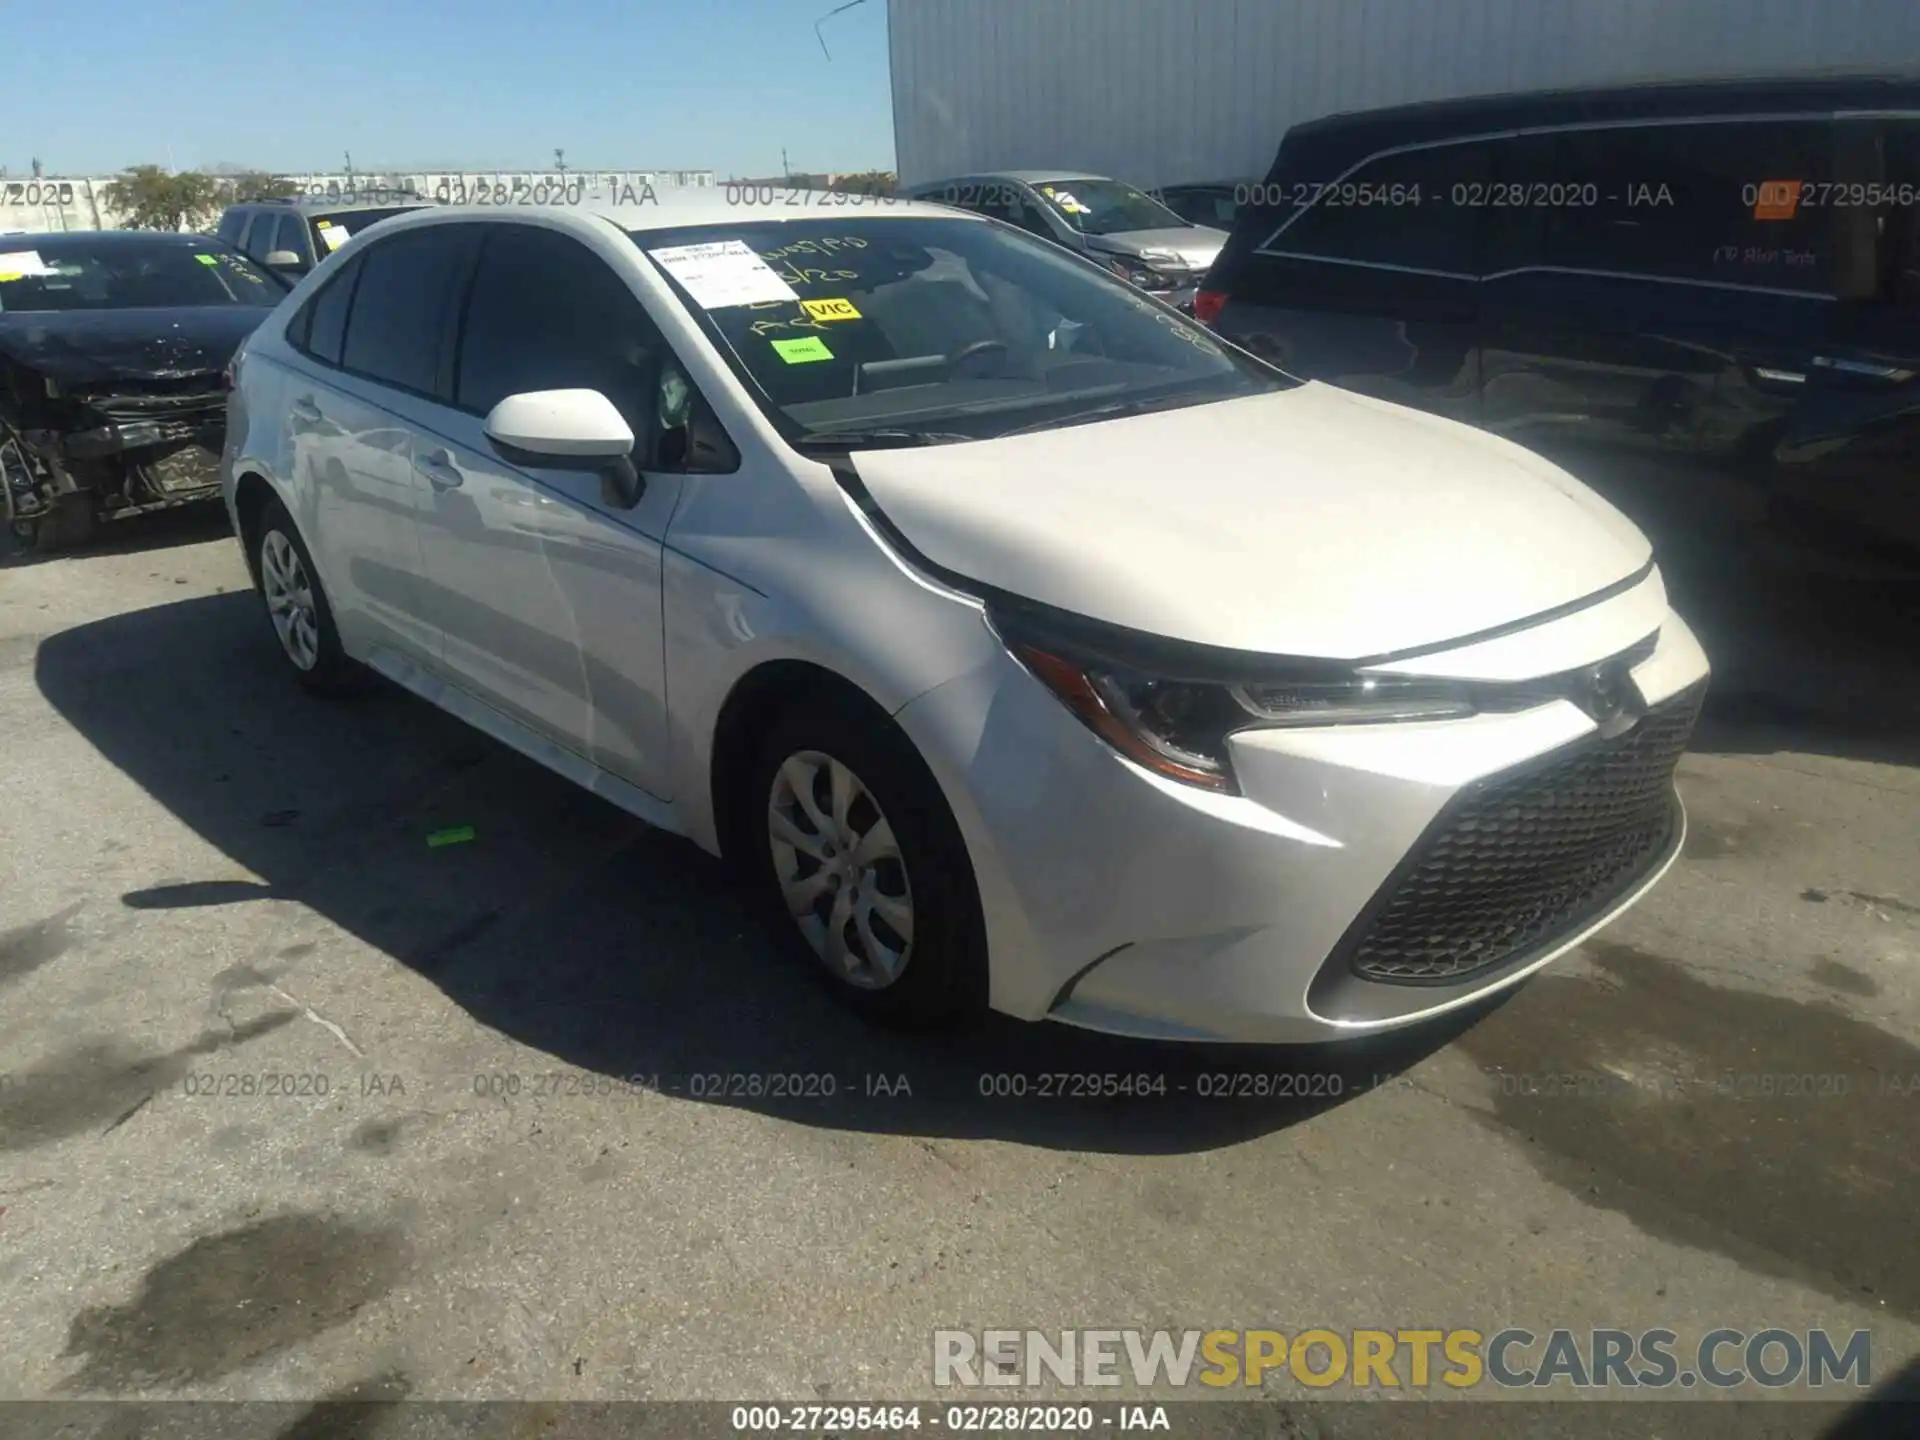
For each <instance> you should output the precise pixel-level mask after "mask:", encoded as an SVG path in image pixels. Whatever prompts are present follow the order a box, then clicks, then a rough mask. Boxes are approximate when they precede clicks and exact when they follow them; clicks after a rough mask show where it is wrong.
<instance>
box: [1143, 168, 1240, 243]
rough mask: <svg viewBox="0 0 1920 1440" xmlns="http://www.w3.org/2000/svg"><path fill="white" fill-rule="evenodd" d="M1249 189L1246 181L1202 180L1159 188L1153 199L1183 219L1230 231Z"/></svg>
mask: <svg viewBox="0 0 1920 1440" xmlns="http://www.w3.org/2000/svg"><path fill="white" fill-rule="evenodd" d="M1250 188H1251V186H1250V184H1249V182H1247V181H1245V180H1202V181H1195V182H1193V183H1191V184H1182V185H1162V186H1161V187H1160V188H1159V189H1158V190H1155V191H1154V192H1153V198H1154V199H1156V200H1158V201H1159V202H1160V203H1161V204H1162V205H1164V206H1166V207H1167V208H1168V209H1169V210H1171V211H1173V213H1174V214H1176V215H1178V216H1179V217H1180V218H1181V219H1182V220H1190V221H1192V222H1193V223H1194V224H1195V225H1209V226H1212V227H1213V228H1214V229H1216V230H1226V231H1231V230H1232V229H1233V222H1234V221H1235V220H1236V219H1237V218H1238V217H1239V214H1240V202H1241V201H1242V200H1244V199H1245V198H1246V196H1247V192H1248V191H1249V189H1250Z"/></svg>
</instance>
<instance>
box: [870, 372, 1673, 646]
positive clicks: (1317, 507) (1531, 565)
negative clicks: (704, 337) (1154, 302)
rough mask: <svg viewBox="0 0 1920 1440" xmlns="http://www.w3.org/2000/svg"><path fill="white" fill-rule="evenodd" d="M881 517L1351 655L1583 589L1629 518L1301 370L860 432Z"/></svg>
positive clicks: (1012, 579) (1451, 433)
mask: <svg viewBox="0 0 1920 1440" xmlns="http://www.w3.org/2000/svg"><path fill="white" fill-rule="evenodd" d="M852 461H853V465H854V468H855V469H856V470H857V472H858V474H859V476H860V479H861V481H862V482H863V484H864V485H865V486H866V488H867V490H868V492H869V493H870V494H871V496H872V497H873V500H874V502H875V503H876V504H877V505H878V507H879V508H880V510H881V511H882V512H883V513H884V514H885V515H886V517H887V519H888V520H889V522H890V523H891V524H892V525H893V526H894V527H895V528H896V529H897V530H898V531H899V532H900V534H901V535H902V536H903V537H904V538H905V539H906V540H907V541H908V542H909V543H910V544H911V545H912V546H913V547H914V548H915V549H916V550H918V551H919V552H920V554H921V555H923V556H925V557H926V558H927V559H928V560H930V561H932V562H933V563H934V564H936V565H939V566H941V567H943V568H944V569H946V570H947V571H949V572H952V573H954V574H957V575H960V576H963V577H965V578H966V579H968V580H970V581H973V582H976V583H978V584H981V585H985V586H989V587H992V588H994V589H996V590H999V591H1002V592H1005V593H1009V594H1012V595H1017V596H1020V597H1022V598H1025V599H1030V600H1036V601H1039V602H1041V603H1043V604H1047V605H1051V606H1054V607H1056V608H1058V609H1062V610H1066V611H1071V612H1073V613H1075V614H1078V615H1083V616H1087V617H1089V618H1092V619H1096V620H1104V621H1107V622H1109V623H1111V624H1114V625H1121V626H1125V627H1127V628H1129V629H1133V630H1139V631H1144V632H1146V633H1148V634H1152V635H1158V636H1164V637H1167V638H1171V639H1177V640H1186V641H1192V642H1195V643H1199V644H1204V645H1215V646H1223V647H1227V648H1231V649H1236V650H1243V651H1257V652H1261V653H1264V654H1270V655H1293V656H1316V657H1325V658H1329V659H1359V658H1363V657H1374V656H1381V655H1387V654H1392V653H1396V652H1399V651H1402V650H1409V649H1414V648H1417V647H1421V646H1428V645H1434V644H1439V643H1442V642H1446V641H1450V640H1455V639H1458V638H1461V637H1464V636H1468V635H1473V634H1476V633H1478V632H1481V631H1484V630H1490V629H1493V628H1495V627H1498V626H1503V625H1509V624H1512V623H1514V622H1516V621H1523V620H1526V619H1528V618H1530V617H1532V616H1535V615H1539V614H1542V613H1543V612H1545V611H1549V610H1553V609H1555V608H1557V607H1559V606H1563V605H1568V604H1571V603H1573V602H1576V601H1579V600H1582V599H1585V598H1586V597H1587V596H1590V595H1592V594H1594V593H1595V592H1596V591H1599V590H1603V589H1605V588H1607V587H1608V586H1610V585H1613V584H1615V583H1616V582H1618V581H1621V580H1624V579H1626V578H1628V577H1629V576H1631V575H1633V574H1634V573H1635V572H1637V571H1639V570H1641V569H1642V568H1644V567H1645V566H1646V564H1647V563H1648V561H1649V559H1650V558H1651V547H1650V546H1649V545H1648V543H1647V540H1646V538H1645V537H1644V536H1643V535H1642V534H1641V533H1640V531H1639V530H1638V529H1636V528H1635V527H1634V525H1633V524H1632V522H1631V521H1629V520H1628V519H1627V518H1626V517H1625V516H1623V515H1621V514H1620V512H1619V511H1617V510H1615V509H1614V508H1613V507H1612V506H1611V505H1609V504H1607V503H1606V502H1605V501H1604V500H1602V499H1601V498H1600V497H1599V496H1597V495H1595V494H1594V493H1593V492H1592V491H1590V490H1588V489H1587V488H1586V487H1585V486H1583V485H1581V484H1579V483H1578V482H1577V481H1575V480H1574V479H1573V478H1572V477H1570V476H1569V475H1567V474H1566V473H1565V472H1564V471H1562V470H1560V469H1558V468H1557V467H1555V466H1553V465H1551V464H1549V463H1547V462H1546V461H1544V460H1542V459H1540V458H1539V457H1538V456H1535V455H1533V454H1532V453H1530V452H1529V451H1526V450H1524V449H1522V448H1521V447H1519V446H1517V445H1514V444H1512V443H1510V442H1508V441H1504V440H1499V439H1496V438H1494V437H1492V436H1489V435H1487V434H1485V433H1483V432H1481V431H1478V430H1475V429H1472V428H1470V427H1468V426H1465V425H1460V424H1457V423H1455V422H1452V421H1449V420H1444V419H1441V418H1439V417H1437V416H1432V415H1427V414H1424V413H1422V412H1420V411H1415V410H1409V409H1405V408H1403V407H1400V406H1396V405H1391V404H1388V403H1386V402H1384V401H1378V400H1373V399H1370V398H1368V397H1365V396H1358V395H1353V394H1349V393H1348V392H1345V391H1341V390H1335V389H1332V388H1331V387H1329V386H1326V385H1323V384H1317V383H1314V384H1307V385H1302V386H1299V387H1297V388H1295V389H1290V390H1285V391H1280V392H1277V393H1274V394H1268V395H1261V396H1254V397H1250V398H1247V399H1241V400H1231V401H1225V402H1222V403H1219V404H1213V405H1196V406H1192V407H1189V408H1187V409H1183V410H1172V411H1164V412H1161V413H1159V414H1148V415H1140V416H1133V417H1128V418H1121V419H1114V420H1108V421H1104V422H1095V423H1091V424H1086V425H1078V426H1071V427H1068V428H1065V429H1057V430H1048V431H1042V432H1040V433H1037V434H1032V435H1021V436H1013V437H1009V438H1005V439H999V440H986V441H979V442H975V443H971V444H953V445H942V446H935V447H929V448H925V449H906V450H873V451H862V452H857V453H856V454H855V455H854V456H853V457H852Z"/></svg>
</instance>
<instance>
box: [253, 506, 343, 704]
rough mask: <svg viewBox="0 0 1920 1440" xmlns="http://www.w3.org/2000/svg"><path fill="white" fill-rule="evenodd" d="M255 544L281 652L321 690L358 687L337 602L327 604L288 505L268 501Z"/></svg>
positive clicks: (305, 680) (305, 682) (312, 687)
mask: <svg viewBox="0 0 1920 1440" xmlns="http://www.w3.org/2000/svg"><path fill="white" fill-rule="evenodd" d="M253 544H254V559H255V563H256V566H257V569H258V573H259V576H260V598H261V599H262V600H263V601H265V603H266V609H267V619H268V621H269V622H270V623H271V624H272V626H273V634H274V639H275V640H277V641H278V642H279V645H280V653H281V655H282V656H284V657H285V659H286V661H287V663H288V664H289V665H291V666H292V667H293V670H294V674H295V676H296V677H297V678H298V679H299V681H300V683H301V684H302V685H304V686H305V687H306V688H307V689H309V690H312V691H314V692H316V693H319V694H337V693H340V692H342V691H345V690H349V689H352V688H355V682H356V681H357V680H358V678H359V676H358V674H357V667H356V666H355V665H354V663H353V662H352V661H351V660H349V659H348V658H347V653H346V651H345V650H343V649H342V648H341V646H340V632H339V631H338V630H336V629H335V628H334V624H333V607H332V606H330V605H329V604H328V603H327V593H326V591H325V590H324V589H322V588H321V585H320V579H319V575H318V573H317V572H316V571H315V569H314V566H313V557H312V556H311V555H310V554H308V553H307V546H306V542H305V541H304V540H302V539H301V538H300V531H299V530H298V529H297V528H296V527H295V526H294V523H293V517H292V516H291V515H289V514H288V513H287V507H286V506H284V505H282V504H281V503H280V502H279V501H278V500H277V499H276V500H271V501H269V502H268V503H267V507H266V509H265V510H264V511H263V512H262V513H261V516H260V523H259V528H258V529H257V530H256V531H255V532H254V541H253Z"/></svg>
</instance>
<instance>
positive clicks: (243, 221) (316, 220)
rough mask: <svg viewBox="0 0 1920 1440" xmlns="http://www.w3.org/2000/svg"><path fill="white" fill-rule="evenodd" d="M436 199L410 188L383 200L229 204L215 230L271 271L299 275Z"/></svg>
mask: <svg viewBox="0 0 1920 1440" xmlns="http://www.w3.org/2000/svg"><path fill="white" fill-rule="evenodd" d="M432 203H433V202H432V201H431V200H428V199H426V198H425V197H423V196H419V195H411V194H408V193H407V192H396V193H387V192H377V198H371V199H366V198H359V197H357V196H356V197H354V198H343V197H339V196H332V195H328V196H311V197H310V196H297V197H295V198H293V199H288V200H251V201H247V202H245V203H244V204H239V205H229V206H228V207H227V208H226V209H225V210H223V211H222V212H221V214H220V223H219V225H218V226H216V227H215V231H214V233H215V234H217V235H218V236H219V237H220V238H221V239H222V240H225V241H226V242H227V243H228V244H229V245H232V246H233V247H234V248H235V249H237V250H239V251H241V252H242V253H243V254H246V255H249V256H251V257H252V258H253V259H254V260H256V261H258V262H259V263H260V264H262V265H265V266H267V267H268V268H269V269H273V270H278V271H279V272H281V273H282V274H283V275H286V276H289V277H290V278H294V279H297V278H299V277H300V276H302V275H304V274H306V273H307V272H308V271H309V270H311V269H313V267H314V266H315V265H317V264H319V263H320V262H321V261H322V260H324V259H326V257H327V256H329V255H331V254H332V253H333V252H334V251H335V250H338V249H339V248H340V247H341V246H342V245H344V244H346V243H347V241H348V240H349V239H350V238H352V237H353V236H355V235H358V234H359V233H360V232H361V231H362V230H364V229H366V228H367V227H368V226H369V225H377V224H379V223H380V222H381V221H382V220H388V219H391V218H392V217H393V216H395V215H405V214H407V213H409V212H410V211H414V210H418V209H421V208H423V207H424V206H428V205H431V204H432Z"/></svg>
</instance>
